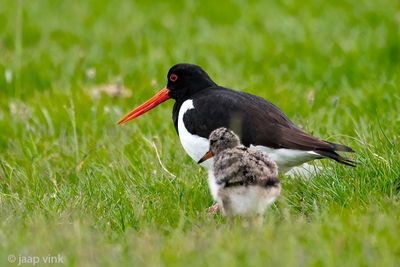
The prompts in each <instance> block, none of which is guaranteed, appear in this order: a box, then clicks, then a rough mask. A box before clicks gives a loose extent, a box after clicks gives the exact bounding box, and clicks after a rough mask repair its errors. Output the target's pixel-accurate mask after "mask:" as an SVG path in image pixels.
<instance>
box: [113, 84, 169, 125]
mask: <svg viewBox="0 0 400 267" xmlns="http://www.w3.org/2000/svg"><path fill="white" fill-rule="evenodd" d="M168 93H169V89H168V88H167V87H165V88H163V89H161V91H160V92H158V93H157V94H156V95H155V96H153V97H152V98H150V99H149V100H147V101H146V102H144V103H143V104H141V105H140V106H138V107H137V108H135V109H134V110H132V111H130V112H129V113H128V114H126V115H125V116H124V117H122V118H121V119H120V120H119V121H118V122H117V123H118V124H123V123H126V122H128V121H130V120H133V119H134V118H137V117H139V116H140V115H142V114H144V113H146V112H147V111H149V110H150V109H153V108H155V107H157V106H158V105H160V104H161V103H162V102H164V101H166V100H168V99H170V96H169V94H168Z"/></svg>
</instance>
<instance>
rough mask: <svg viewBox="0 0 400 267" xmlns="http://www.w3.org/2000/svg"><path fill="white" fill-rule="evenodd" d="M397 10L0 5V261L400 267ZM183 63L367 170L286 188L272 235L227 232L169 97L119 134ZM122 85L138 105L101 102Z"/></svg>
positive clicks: (270, 4)
mask: <svg viewBox="0 0 400 267" xmlns="http://www.w3.org/2000/svg"><path fill="white" fill-rule="evenodd" d="M22 4H23V6H22ZM399 14H400V6H399V4H398V1H394V0H392V1H390V0H383V1H372V0H370V1H368V0H365V1H361V2H360V1H350V0H348V1H335V2H332V3H328V2H326V1H318V0H313V1H306V2H304V1H303V2H301V1H289V0H288V1H283V2H281V3H276V2H275V1H263V2H258V1H251V3H246V2H244V1H228V2H224V3H219V4H218V5H216V4H215V3H214V1H201V2H200V1H187V2H183V1H175V2H174V3H171V4H169V3H166V2H161V1H160V2H154V3H152V4H150V3H149V2H148V1H135V2H132V1H114V2H111V1H104V0H103V1H99V0H96V1H95V0H93V1H75V0H71V1H52V0H51V1H50V0H48V1H45V0H43V1H11V0H10V1H7V0H6V1H2V2H0V25H2V30H1V31H0V55H1V56H0V265H1V266H8V265H11V266H16V265H17V262H16V263H14V264H10V263H9V262H8V256H9V255H15V256H16V257H17V261H18V257H19V256H38V257H46V256H48V255H51V256H55V255H58V254H62V256H63V259H64V264H65V265H67V266H99V265H102V266H132V265H133V266H165V265H167V266H268V265H271V266H398V265H399V262H400V243H399V242H398V237H399V236H400V198H399V195H400V177H399V174H400V156H399V148H398V146H399V142H400V136H399V133H400V115H399V114H400V87H399V84H400V30H399V27H400V15H399ZM178 62H191V63H197V64H199V65H201V66H203V67H204V69H205V70H207V71H208V72H209V73H210V75H211V76H212V77H213V78H214V80H215V81H216V82H217V83H219V84H221V85H224V86H227V87H232V88H235V89H237V90H244V91H247V92H250V93H254V94H257V95H260V96H262V97H264V98H267V99H269V100H270V101H272V102H273V103H275V104H277V105H278V106H279V107H281V108H282V109H283V111H284V112H285V113H286V114H288V116H289V117H290V118H292V119H293V120H294V121H295V122H296V123H297V124H299V125H301V126H302V127H303V128H304V129H306V130H307V131H309V132H311V133H313V134H314V135H317V136H320V137H323V138H325V139H328V140H331V141H335V142H340V143H344V144H347V145H350V146H351V147H353V148H354V149H355V150H356V151H357V154H356V160H357V161H358V162H359V163H360V164H359V166H358V167H357V168H350V167H346V166H342V165H338V164H336V163H335V162H332V161H327V160H323V161H322V162H321V164H322V165H323V166H325V167H327V168H326V169H325V170H324V171H323V172H322V173H320V174H319V175H318V176H317V177H315V178H314V179H312V180H305V179H302V178H301V177H298V178H296V179H291V178H286V177H282V183H283V191H282V195H281V196H280V198H279V199H278V201H277V203H276V204H275V205H274V206H273V207H272V208H271V209H270V210H269V211H268V213H267V214H266V222H265V225H264V226H263V227H262V228H261V229H256V230H254V231H253V230H249V229H247V228H244V227H242V225H241V223H240V221H237V222H236V224H234V225H233V226H232V227H231V228H229V227H227V225H226V224H225V220H224V218H223V217H222V216H220V215H218V216H215V217H213V216H210V215H209V214H207V212H206V209H207V207H208V206H210V205H211V204H212V199H211V196H210V194H209V192H208V188H207V181H206V172H205V170H203V169H201V168H200V167H199V166H198V165H196V164H195V163H194V162H193V161H192V160H191V159H190V158H189V157H188V156H187V155H186V154H185V152H184V150H183V149H182V147H181V145H180V143H179V139H178V137H177V136H176V133H175V130H174V128H173V123H172V120H171V109H172V105H173V101H170V102H166V103H164V104H163V105H161V106H160V107H158V108H157V109H155V110H153V111H151V112H149V113H147V114H146V115H144V116H143V117H141V118H139V119H137V120H135V121H134V122H131V123H129V124H127V125H126V126H118V125H116V121H117V119H118V118H120V117H121V116H122V115H123V114H124V113H125V112H127V111H129V110H130V109H131V108H133V107H135V106H137V105H138V104H140V103H142V102H143V101H144V100H146V99H148V98H149V97H150V96H152V95H153V94H154V93H155V92H157V91H158V89H160V88H162V87H163V86H164V85H165V82H166V73H167V71H168V69H169V67H170V66H172V65H173V64H175V63H178ZM89 69H95V70H96V75H95V77H92V78H91V77H89V76H90V75H89V76H88V75H87V72H88V70H89ZM5 73H12V80H11V81H10V80H8V81H7V80H6V78H5V76H6V74H5ZM115 82H122V83H123V85H124V86H125V87H127V88H128V89H129V90H131V92H132V96H130V97H128V98H124V97H109V96H108V95H105V94H103V95H102V96H101V97H100V98H97V99H94V98H92V96H91V90H92V88H94V87H96V86H101V85H103V84H109V83H115ZM289 95H290V97H288V96H289ZM152 142H154V144H155V146H156V147H157V151H158V153H159V154H160V157H161V160H162V163H163V164H164V165H165V167H166V168H167V169H168V170H169V171H170V172H172V173H173V174H174V175H176V178H173V177H172V176H171V175H169V174H168V173H167V172H166V171H164V170H163V169H162V167H161V166H160V164H159V161H158V160H157V155H156V151H155V149H154V147H153V146H152ZM41 264H42V265H45V264H44V263H43V261H41ZM28 265H29V264H26V266H28ZM55 265H57V264H55ZM47 266H48V265H47Z"/></svg>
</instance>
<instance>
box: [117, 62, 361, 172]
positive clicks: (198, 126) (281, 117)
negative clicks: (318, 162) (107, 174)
mask: <svg viewBox="0 0 400 267" xmlns="http://www.w3.org/2000/svg"><path fill="white" fill-rule="evenodd" d="M167 79H168V83H167V86H166V87H165V88H163V89H162V90H161V91H160V92H158V93H157V94H156V95H155V96H153V97H152V98H151V99H149V100H148V101H146V102H145V103H143V104H142V105H140V106H139V107H137V108H135V109H134V110H132V111H131V112H129V113H128V114H126V115H125V116H124V117H123V118H121V119H120V120H119V121H118V124H123V123H126V122H128V121H130V120H133V119H135V118H137V117H139V116H140V115H142V114H143V113H145V112H147V111H149V110H151V109H153V108H154V107H156V106H157V105H159V104H161V103H162V102H164V101H166V100H167V99H170V98H172V99H174V100H175V105H174V107H173V111H172V119H173V122H174V126H175V129H176V131H177V133H178V135H179V138H180V141H181V143H182V146H183V148H184V149H185V151H186V152H187V154H189V156H190V157H191V158H192V159H193V160H195V161H196V162H197V161H199V160H200V158H201V157H202V156H203V155H204V153H206V152H207V151H208V148H209V141H208V137H209V135H210V133H211V132H212V131H213V130H215V129H217V128H220V127H226V128H229V129H231V130H233V131H234V132H235V133H237V134H238V135H239V137H240V139H241V141H242V144H243V145H245V146H247V147H249V146H255V147H256V148H258V149H260V150H262V151H264V152H266V153H267V154H268V155H269V156H270V158H271V159H272V160H273V161H275V162H276V164H277V165H278V167H279V171H280V172H283V173H284V172H287V171H289V170H290V169H291V168H293V167H295V166H298V165H301V164H303V163H305V162H307V161H310V160H314V159H321V158H330V159H333V160H335V161H337V162H339V163H342V164H345V165H349V166H353V167H354V166H355V162H354V161H352V160H351V159H348V158H344V157H342V156H341V155H339V154H338V153H337V151H342V152H354V151H353V149H352V148H350V147H348V146H345V145H341V144H335V143H332V142H328V141H324V140H321V139H319V138H316V137H313V136H311V135H309V134H307V133H305V132H304V131H302V130H301V129H300V128H298V127H297V126H296V125H294V124H293V123H292V122H291V121H290V120H289V119H288V118H287V117H286V115H285V114H284V113H283V112H282V111H281V110H280V109H279V108H278V107H277V106H275V105H274V104H272V103H270V102H268V101H266V100H264V99H263V98H261V97H258V96H255V95H252V94H248V93H244V92H238V91H234V90H232V89H228V88H224V87H221V86H218V85H217V84H216V83H215V82H214V81H213V80H212V79H211V78H210V76H209V75H208V74H207V73H206V72H205V71H204V70H203V69H202V68H201V67H200V66H197V65H193V64H177V65H175V66H173V67H172V68H171V69H170V70H169V71H168V75H167ZM201 164H202V166H204V167H206V168H207V169H209V170H210V169H211V167H212V159H209V160H207V161H205V162H203V163H201Z"/></svg>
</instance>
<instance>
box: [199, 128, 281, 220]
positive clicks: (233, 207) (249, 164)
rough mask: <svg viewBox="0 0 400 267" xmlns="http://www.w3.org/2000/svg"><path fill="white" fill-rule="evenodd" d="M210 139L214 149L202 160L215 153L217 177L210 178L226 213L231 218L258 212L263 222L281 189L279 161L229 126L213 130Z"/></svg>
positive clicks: (215, 173)
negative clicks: (242, 141)
mask: <svg viewBox="0 0 400 267" xmlns="http://www.w3.org/2000/svg"><path fill="white" fill-rule="evenodd" d="M209 140H210V150H209V151H208V152H207V153H206V154H205V155H204V156H203V157H202V158H201V159H200V162H202V161H204V160H207V159H208V158H210V157H213V156H214V165H213V173H214V175H215V179H213V180H209V181H208V182H209V187H210V189H211V194H212V195H213V197H214V199H215V200H216V201H217V203H218V205H219V206H220V207H221V208H222V213H223V214H224V215H225V216H227V217H228V219H229V220H231V219H232V217H233V216H234V215H242V216H246V217H250V216H253V215H256V216H257V217H258V221H259V223H262V219H263V215H264V212H265V210H266V208H267V207H268V206H269V205H271V204H272V203H273V202H274V201H275V199H276V198H277V197H278V196H279V194H280V191H281V184H280V182H279V179H278V177H277V176H278V167H277V166H276V164H275V162H273V161H272V160H271V159H270V158H269V157H268V155H267V154H266V153H264V152H261V151H260V150H258V149H255V148H252V147H251V148H247V147H245V146H243V145H241V144H240V140H239V137H238V136H237V135H236V134H235V133H233V132H232V131H230V130H228V129H226V128H223V127H222V128H218V129H216V130H214V131H212V132H211V134H210V137H209Z"/></svg>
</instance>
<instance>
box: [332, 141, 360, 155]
mask: <svg viewBox="0 0 400 267" xmlns="http://www.w3.org/2000/svg"><path fill="white" fill-rule="evenodd" d="M325 142H327V143H328V144H330V145H332V146H333V150H334V151H341V152H355V151H354V150H353V149H352V148H351V147H349V146H345V145H341V144H336V143H332V142H328V141H325Z"/></svg>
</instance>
